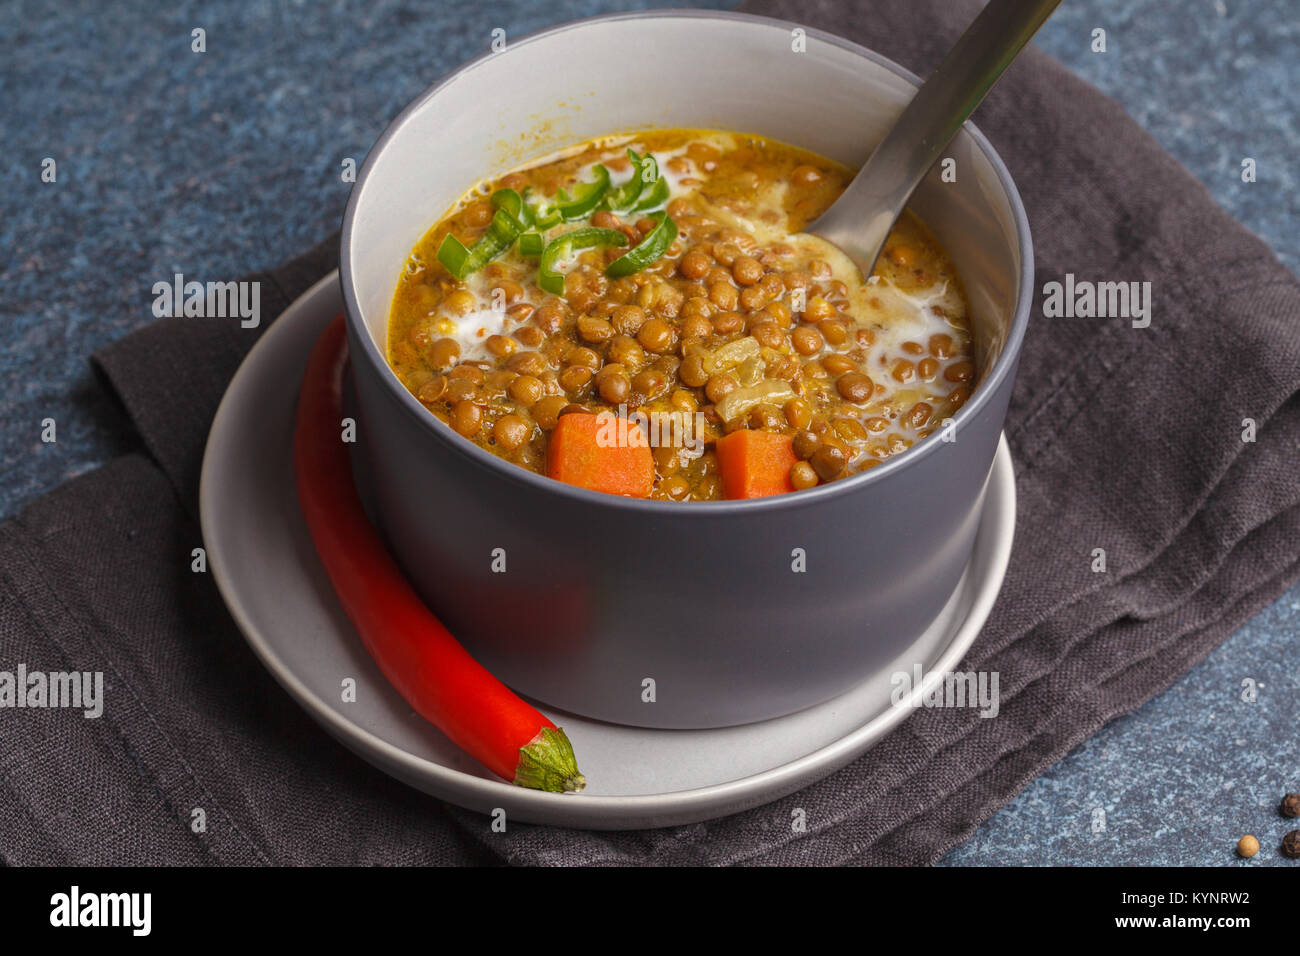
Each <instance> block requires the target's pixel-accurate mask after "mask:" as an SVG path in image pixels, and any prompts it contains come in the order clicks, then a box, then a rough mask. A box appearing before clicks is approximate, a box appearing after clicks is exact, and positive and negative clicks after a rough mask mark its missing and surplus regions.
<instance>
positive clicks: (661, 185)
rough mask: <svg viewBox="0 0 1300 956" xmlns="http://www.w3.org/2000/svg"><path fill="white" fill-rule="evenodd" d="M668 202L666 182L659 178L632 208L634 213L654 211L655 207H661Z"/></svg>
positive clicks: (661, 177) (664, 179)
mask: <svg viewBox="0 0 1300 956" xmlns="http://www.w3.org/2000/svg"><path fill="white" fill-rule="evenodd" d="M667 201H668V180H667V179H666V178H664V177H663V176H660V177H659V178H658V179H656V180H655V184H654V185H653V186H651V187H650V191H649V192H647V193H646V194H645V195H643V196H642V197H641V198H640V199H638V200H637V202H636V205H635V206H633V207H632V209H633V211H634V212H641V211H642V210H645V209H654V208H655V207H656V206H662V205H663V204H664V203H666V202H667Z"/></svg>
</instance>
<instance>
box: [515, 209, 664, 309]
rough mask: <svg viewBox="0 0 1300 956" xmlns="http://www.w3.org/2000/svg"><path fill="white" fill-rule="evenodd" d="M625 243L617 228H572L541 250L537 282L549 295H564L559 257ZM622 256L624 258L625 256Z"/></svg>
mask: <svg viewBox="0 0 1300 956" xmlns="http://www.w3.org/2000/svg"><path fill="white" fill-rule="evenodd" d="M656 228H658V227H656ZM676 233H677V227H676V226H674V227H673V234H674V235H676ZM651 235H654V233H653V232H651ZM644 244H645V241H644V240H643V241H642V245H644ZM626 245H627V236H625V235H623V233H621V232H619V231H618V230H617V229H597V228H596V227H595V226H586V227H584V228H582V229H574V230H573V231H572V232H566V233H564V235H562V236H556V237H555V238H554V239H552V240H551V241H550V242H548V243H547V244H546V248H545V249H543V250H542V258H541V261H540V262H538V263H537V284H538V285H540V286H541V287H542V289H543V290H545V291H546V292H549V293H551V295H564V273H562V272H560V271H559V270H558V269H557V268H556V264H557V263H558V262H559V261H560V260H561V259H567V258H569V256H571V255H573V253H575V252H577V251H578V250H579V249H590V248H592V247H593V246H626ZM637 248H640V247H639V246H638V247H637ZM634 251H635V250H634ZM623 258H624V259H625V258H627V256H624V257H623ZM614 261H615V262H619V261H621V260H619V259H615V260H614Z"/></svg>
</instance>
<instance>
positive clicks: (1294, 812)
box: [1278, 793, 1300, 817]
mask: <svg viewBox="0 0 1300 956" xmlns="http://www.w3.org/2000/svg"><path fill="white" fill-rule="evenodd" d="M1278 809H1279V810H1281V811H1282V816H1284V817H1300V793H1288V794H1287V795H1286V796H1285V797H1283V798H1282V806H1280V807H1279V808H1278Z"/></svg>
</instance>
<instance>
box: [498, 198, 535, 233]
mask: <svg viewBox="0 0 1300 956" xmlns="http://www.w3.org/2000/svg"><path fill="white" fill-rule="evenodd" d="M488 201H489V202H491V203H492V208H493V209H504V210H505V211H506V212H508V213H509V214H510V215H511V216H513V217H514V218H515V222H517V223H518V224H519V231H520V232H523V231H524V230H525V229H527V228H528V226H529V225H530V224H531V223H532V221H533V215H532V210H531V209H529V208H528V207H527V206H525V205H524V200H523V197H521V196H520V195H519V193H517V192H515V191H514V190H513V189H498V190H497V191H496V192H494V193H493V194H492V196H491V197H490V199H489V200H488Z"/></svg>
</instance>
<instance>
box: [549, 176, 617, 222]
mask: <svg viewBox="0 0 1300 956" xmlns="http://www.w3.org/2000/svg"><path fill="white" fill-rule="evenodd" d="M592 172H594V173H595V174H596V179H595V181H594V182H589V183H578V185H576V186H574V187H573V193H572V195H570V194H569V193H568V192H566V191H565V190H563V189H561V190H560V192H559V196H558V197H557V201H556V206H557V207H559V211H560V215H561V216H563V217H564V219H565V220H566V221H569V222H571V221H573V220H574V219H586V218H587V217H588V216H590V215H591V214H592V213H593V212H594V211H595V209H596V207H597V206H599V205H600V201H601V200H602V199H604V198H605V194H606V193H607V192H609V170H608V169H606V168H605V167H604V166H602V165H601V164H600V163H597V164H596V165H595V166H593V167H592Z"/></svg>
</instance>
